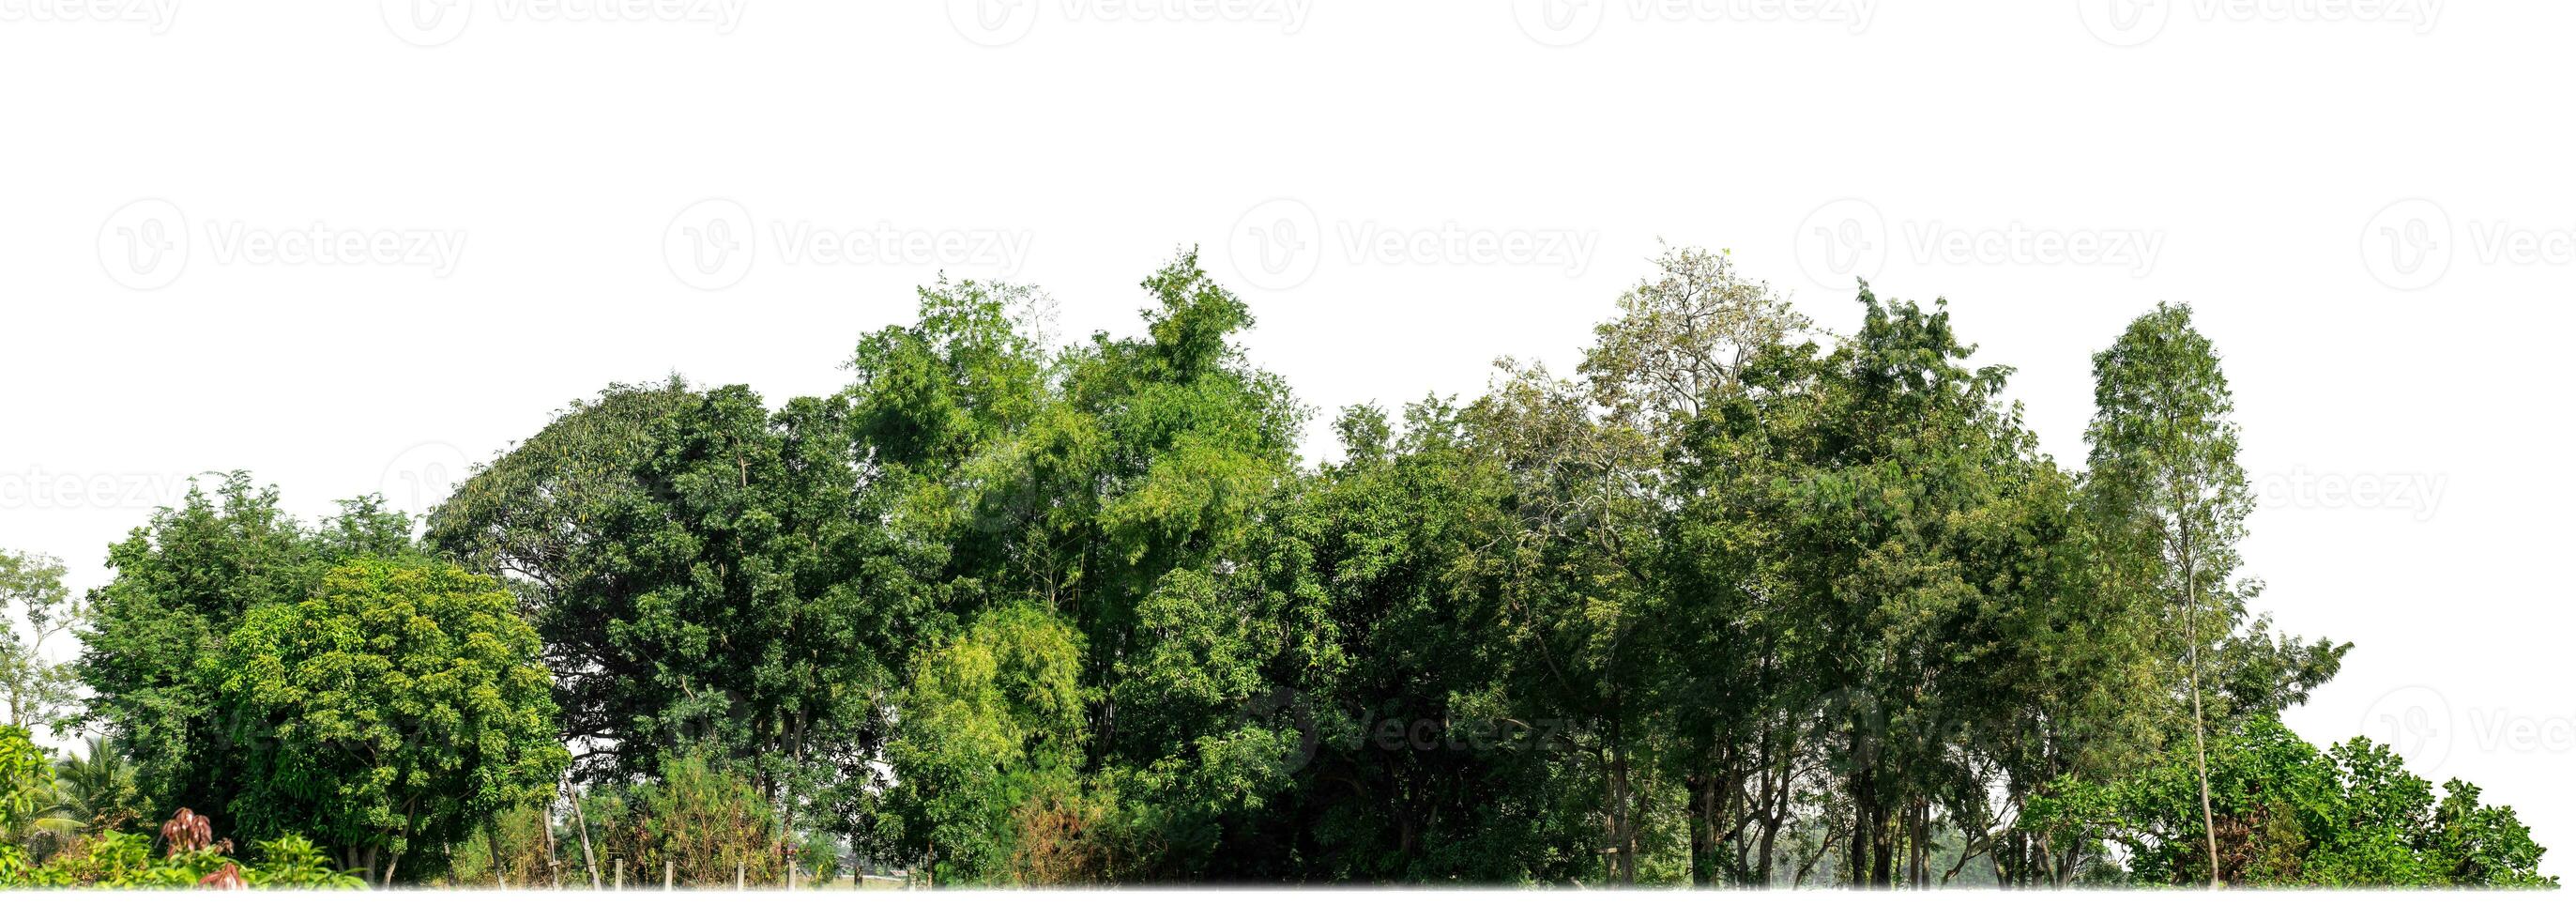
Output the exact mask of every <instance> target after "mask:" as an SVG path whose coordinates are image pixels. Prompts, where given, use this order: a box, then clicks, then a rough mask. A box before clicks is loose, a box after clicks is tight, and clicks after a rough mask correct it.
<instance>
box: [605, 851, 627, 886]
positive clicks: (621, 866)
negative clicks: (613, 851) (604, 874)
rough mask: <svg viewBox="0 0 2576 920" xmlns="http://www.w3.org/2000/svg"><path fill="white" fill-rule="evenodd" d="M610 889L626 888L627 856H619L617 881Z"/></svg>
mask: <svg viewBox="0 0 2576 920" xmlns="http://www.w3.org/2000/svg"><path fill="white" fill-rule="evenodd" d="M608 890H610V891H624V890H626V857H623V856H620V857H617V881H615V882H613V883H611V884H610V886H609V889H608Z"/></svg>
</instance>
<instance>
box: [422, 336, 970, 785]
mask: <svg viewBox="0 0 2576 920" xmlns="http://www.w3.org/2000/svg"><path fill="white" fill-rule="evenodd" d="M849 424H850V423H849V421H848V420H847V418H846V409H845V404H844V403H843V402H842V401H841V400H839V399H812V398H805V399H796V400H791V401H789V403H788V404H787V405H786V406H785V407H783V408H781V409H779V410H778V411H776V412H770V411H768V410H766V409H765V408H763V406H762V403H761V400H760V398H759V396H757V395H756V394H754V393H752V392H751V391H750V390H749V389H747V388H744V387H740V386H731V387H721V388H717V389H713V390H704V391H701V390H696V389H692V388H690V387H689V386H688V385H687V383H686V382H685V381H681V380H678V379H674V380H671V381H669V382H667V383H666V384H664V385H662V386H659V387H624V386H619V387H611V388H609V389H608V390H607V391H605V392H604V393H603V394H602V395H601V396H600V397H599V398H598V399H596V400H591V401H587V402H582V403H576V404H575V405H574V406H572V407H571V408H570V409H569V410H568V411H566V412H565V413H563V414H562V415H560V416H559V417H557V418H556V419H555V420H554V421H553V422H552V423H550V424H548V425H547V426H546V428H545V429H544V430H543V431H540V432H538V433H537V434H536V435H535V436H534V437H531V438H529V439H528V441H527V442H526V443H524V444H522V445H520V446H519V447H517V448H516V449H514V450H512V451H510V452H509V453H507V454H504V455H502V456H501V457H499V458H496V459H495V460H494V461H493V462H491V463H490V464H488V465H486V466H484V467H481V468H479V469H478V470H477V471H476V472H475V474H474V475H473V476H472V477H471V478H469V479H468V480H467V481H466V482H465V483H464V484H463V485H462V486H461V487H460V488H459V489H458V491H457V494H456V495H455V496H454V497H453V498H451V499H450V500H449V501H448V502H446V503H445V504H443V505H441V506H440V507H439V508H438V509H437V510H436V511H434V512H432V514H431V515H430V526H429V539H430V541H431V542H432V543H433V544H434V545H436V546H438V547H440V548H441V549H443V550H444V551H446V552H448V553H450V554H452V555H453V556H454V557H455V558H457V559H458V560H460V561H461V562H462V563H463V564H464V565H466V566H468V567H469V568H471V569H473V570H475V571H478V572H483V573H486V574H492V575H495V576H498V577H502V578H505V579H507V583H508V584H509V585H510V587H511V588H512V589H513V590H514V591H515V592H516V593H517V594H518V596H519V601H520V609H521V612H522V614H523V615H524V616H525V617H526V619H528V620H529V621H530V622H532V623H534V624H535V625H536V629H537V632H538V635H539V636H540V637H541V638H542V639H543V641H544V647H545V659H546V662H547V664H548V665H549V666H550V668H551V669H552V671H553V673H554V681H555V684H554V690H555V695H556V699H557V701H558V705H559V706H560V707H561V709H562V711H563V713H564V722H563V726H564V731H565V740H566V741H567V742H570V743H571V744H573V745H574V746H575V747H576V748H577V749H578V750H580V751H581V752H582V754H581V763H580V768H579V769H578V770H577V771H576V777H577V779H579V780H581V781H584V782H597V781H624V780H635V779H642V778H650V777H653V776H657V775H659V774H660V773H661V761H662V760H663V759H664V758H666V757H670V756H679V755H681V754H684V753H700V754H706V755H709V756H714V757H718V758H721V759H724V760H727V761H729V762H730V763H729V764H728V766H730V765H739V766H741V767H742V768H743V769H744V770H745V772H747V774H748V775H749V776H750V777H751V778H752V781H753V782H754V783H755V785H757V786H758V787H759V788H760V789H761V791H762V793H763V794H764V795H767V796H769V797H770V798H771V800H772V803H773V806H774V811H775V812H776V813H777V815H778V816H779V817H780V819H781V820H782V821H792V820H795V818H796V817H797V816H798V815H799V814H800V809H802V808H805V807H808V806H809V805H810V806H811V807H813V808H815V809H816V810H817V811H818V813H820V815H821V817H820V818H819V820H828V821H831V822H834V823H835V824H836V825H838V826H843V827H847V826H849V824H850V822H851V821H853V820H855V817H854V816H855V815H856V814H857V813H858V812H859V811H862V810H863V809H864V799H865V797H866V795H867V790H869V789H870V788H871V787H873V786H874V785H875V784H876V782H877V780H878V775H877V773H876V772H875V771H874V769H873V768H872V767H871V766H870V764H871V763H872V762H873V761H874V760H875V759H876V757H877V756H878V755H879V753H880V750H881V746H882V743H883V739H884V736H885V733H886V732H887V730H888V728H887V725H886V722H885V718H886V716H887V714H888V712H889V710H888V708H887V704H888V703H889V702H890V700H891V697H892V695H893V693H894V691H895V688H896V684H895V681H896V679H897V671H896V668H897V667H898V664H899V662H900V659H901V657H902V655H903V654H904V650H903V648H902V646H903V645H904V644H905V643H907V642H909V641H910V639H909V637H910V636H911V635H913V634H915V633H916V632H919V631H922V630H924V629H930V628H935V627H929V626H927V625H926V624H919V623H916V622H915V619H916V618H917V617H918V616H919V615H920V614H921V613H922V610H923V604H922V602H921V599H920V598H919V597H918V595H917V592H916V591H915V590H914V589H913V588H912V587H911V585H912V575H911V571H912V569H913V568H915V567H917V566H915V565H914V564H913V563H910V562H909V561H907V559H906V558H905V553H907V552H912V551H914V547H910V546H907V545H904V544H900V543H898V542H897V541H896V539H895V535H894V534H892V533H890V532H889V531H888V530H887V529H886V528H884V527H882V526H880V525H879V523H878V522H879V520H880V518H881V517H882V516H883V515H884V514H885V513H886V511H887V509H885V508H883V507H881V506H877V505H874V504H872V503H871V502H872V499H873V495H872V494H871V493H868V492H865V491H863V490H862V489H861V488H860V480H859V476H860V470H859V466H860V463H859V458H858V456H857V455H856V454H855V453H854V452H853V451H852V448H851V444H850V442H849V441H848V440H847V435H846V432H847V430H848V425H849Z"/></svg>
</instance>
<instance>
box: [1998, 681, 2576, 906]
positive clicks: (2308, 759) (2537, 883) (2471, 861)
mask: <svg viewBox="0 0 2576 920" xmlns="http://www.w3.org/2000/svg"><path fill="white" fill-rule="evenodd" d="M2209 778H2210V791H2211V796H2212V804H2213V806H2214V808H2215V814H2216V816H2217V822H2216V825H2215V826H2216V827H2217V828H2218V835H2217V836H2218V840H2219V847H2220V849H2219V870H2220V876H2221V880H2222V881H2223V882H2225V883H2227V884H2230V885H2252V886H2325V887H2408V888H2412V887H2498V888H2533V887H2556V886H2557V879H2556V878H2555V877H2552V876H2545V875H2542V874H2541V873H2540V871H2539V865H2540V857H2541V854H2542V853H2543V852H2544V851H2543V849H2542V848H2541V847H2540V846H2539V845H2538V844H2536V843H2534V842H2532V839H2531V831H2530V829H2529V828H2527V827H2524V826H2523V825H2522V823H2521V822H2520V821H2519V820H2518V819H2517V818H2516V817H2515V816H2514V812H2513V809H2511V808H2504V807H2498V806H2491V805H2483V804H2481V803H2480V802H2479V800H2478V799H2479V790H2478V788H2477V787H2476V786H2472V785H2468V784H2466V783H2462V782H2460V781H2458V780H2452V781H2450V782H2448V783H2445V784H2444V786H2443V789H2442V794H2441V796H2440V797H2439V798H2438V799H2437V798H2436V796H2435V795H2434V792H2433V787H2432V784H2430V783H2428V782H2426V781H2425V780H2423V779H2422V778H2420V777H2417V776H2415V775H2413V774H2410V773H2408V772H2406V770H2405V768H2404V765H2403V764H2402V763H2400V762H2399V760H2398V758H2397V756H2396V755H2395V754H2393V753H2392V752H2390V751H2389V749H2388V748H2386V747H2385V746H2381V745H2375V744H2372V743H2370V741H2369V740H2368V739H2363V738H2355V739H2353V740H2352V741H2349V742H2345V743H2343V744H2339V745H2336V746H2334V747H2333V748H2332V749H2330V750H2328V751H2325V752H2323V753H2320V752H2319V751H2318V750H2317V749H2316V748H2315V747H2314V746H2312V745H2310V744H2308V743H2307V742H2305V741H2301V740H2299V738H2298V736H2296V735H2294V734H2291V733H2290V731H2289V730H2288V729H2285V728H2283V727H2281V724H2280V723H2279V722H2278V721H2277V720H2274V719H2272V718H2270V717H2268V716H2265V717H2256V718H2252V719H2249V720H2246V721H2244V722H2242V723H2240V724H2238V725H2237V726H2235V727H2234V728H2232V729H2231V730H2230V731H2229V732H2227V733H2226V734H2222V735H2218V736H2214V737H2212V738H2211V746H2210V749H2209ZM2023 823H2024V825H2026V826H2028V827H2030V828H2032V829H2034V830H2037V831H2040V832H2043V833H2046V834H2049V835H2050V836H2051V837H2052V838H2054V839H2056V840H2058V841H2059V842H2060V844H2059V845H2061V846H2074V845H2079V844H2080V842H2081V841H2083V840H2086V839H2096V838H2098V839H2107V840H2110V841H2113V842H2116V843H2119V844H2120V845H2122V846H2125V847H2128V848H2130V849H2131V850H2133V851H2134V852H2135V853H2136V856H2135V858H2134V859H2133V860H2132V862H2131V863H2130V866H2129V869H2130V876H2129V880H2130V881H2131V882H2133V883H2136V884H2142V885H2194V884H2205V883H2206V882H2207V881H2208V873H2207V863H2206V861H2205V860H2204V859H2203V856H2202V853H2201V841H2202V839H2203V836H2204V835H2203V832H2202V827H2203V825H2202V823H2201V820H2200V805H2199V788H2198V780H2197V777H2196V773H2195V770H2194V768H2193V765H2192V763H2191V760H2190V757H2189V752H2188V750H2187V749H2185V750H2181V751H2178V752H2177V753H2176V755H2175V756H2170V757H2167V758H2165V759H2163V760H2162V761H2160V762H2157V763H2154V764H2152V765H2150V766H2149V767H2147V768H2146V769H2145V770H2142V771H2140V772H2138V773H2137V774H2135V775H2133V776H2129V777H2125V778H2122V779H2119V780H2115V781H2112V782H2108V783H2092V782H2085V781H2081V780H2077V781H2069V782H2066V783H2062V784H2060V785H2059V786H2057V787H2056V788H2053V789H2051V790H2050V791H2049V792H2048V793H2047V794H2045V795H2043V796H2039V797H2036V798H2034V799H2033V800H2032V802H2031V805H2030V808H2029V809H2028V810H2027V811H2025V812H2024V815H2023Z"/></svg>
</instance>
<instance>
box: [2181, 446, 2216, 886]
mask: <svg viewBox="0 0 2576 920" xmlns="http://www.w3.org/2000/svg"><path fill="white" fill-rule="evenodd" d="M2187 494H2188V493H2186V495H2187ZM2180 510H2181V512H2182V513H2181V514H2180V515H2177V516H2176V518H2175V524H2176V525H2177V529H2179V530H2180V531H2182V597H2183V600H2182V616H2183V632H2184V641H2186V642H2189V643H2191V655H2190V657H2191V759H2192V766H2193V768H2194V769H2195V770H2197V771H2198V773H2199V775H2200V830H2201V833H2202V835H2203V836H2204V839H2205V840H2206V841H2207V842H2208V844H2209V887H2210V888H2211V889H2212V890H2216V889H2217V888H2218V821H2217V816H2216V815H2215V814H2214V813H2213V812H2212V810H2211V809H2210V807H2209V741H2208V735H2209V727H2208V726H2209V723H2208V721H2207V717H2206V716H2204V715H2202V714H2201V704H2200V590H2199V583H2198V582H2199V575H2200V573H2199V571H2198V567H2199V562H2200V559H2199V557H2197V556H2194V555H2193V554H2192V546H2191V523H2190V522H2191V518H2190V512H2191V500H2190V499H2189V498H2188V497H2185V498H2184V499H2183V501H2182V502H2181V505H2180Z"/></svg>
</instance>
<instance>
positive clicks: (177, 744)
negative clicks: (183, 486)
mask: <svg viewBox="0 0 2576 920" xmlns="http://www.w3.org/2000/svg"><path fill="white" fill-rule="evenodd" d="M412 552H413V550H412V548H411V523H410V521H409V520H408V519H407V518H405V517H404V516H403V515H402V514H400V513H397V512H390V511H385V510H384V509H383V507H382V503H381V502H380V501H379V500H377V499H374V498H362V499H356V500H352V501H347V502H342V503H341V513H340V514H339V515H338V516H337V517H334V518H330V519H327V520H325V521H324V522H322V524H321V525H320V526H317V527H311V528H308V527H306V526H304V525H302V524H299V523H298V522H296V521H295V520H294V519H293V518H292V517H289V516H288V515H286V514H285V513H284V512H282V511H281V510H279V508H278V495H277V492H276V491H275V490H274V489H260V488H255V487H254V486H253V485H252V484H251V479H250V476H249V474H247V473H239V472H236V473H232V474H230V475H227V476H225V477H223V478H222V479H221V480H220V481H219V482H218V483H216V485H215V491H214V493H213V494H211V495H210V494H208V493H207V492H206V491H205V490H204V489H202V488H200V486H199V485H198V484H193V483H192V484H191V485H190V487H189V490H188V495H187V497H186V499H185V500H184V501H183V503H182V504H181V505H180V506H179V507H177V508H164V509H161V510H160V511H157V512H155V513H154V514H153V516H152V520H151V521H150V522H149V523H147V524H145V525H144V526H142V527H138V528H135V529H134V531H133V532H132V533H131V534H129V535H128V536H127V538H126V539H125V540H123V541H121V542H119V543H117V544H116V545H114V546H111V547H109V548H108V558H107V562H108V566H109V567H110V568H111V569H114V570H115V577H114V578H113V580H111V581H109V582H108V583H107V584H106V585H103V586H101V587H98V588H96V589H93V590H92V591H90V592H89V606H90V615H89V617H88V620H87V623H86V627H85V628H83V629H82V630H81V631H80V633H79V635H80V639H81V656H80V659H79V661H78V664H77V665H76V666H75V670H76V672H77V673H78V674H79V676H80V679H81V681H82V682H83V683H86V684H88V685H89V688H90V691H91V693H90V697H89V699H88V700H87V715H86V720H87V721H88V722H89V723H90V724H92V725H95V726H97V727H98V728H100V729H102V730H104V731H105V732H106V733H107V734H108V736H109V737H110V738H111V739H112V740H113V741H114V742H115V744H116V746H117V748H118V749H119V750H120V751H123V752H125V753H126V754H127V755H128V756H130V757H132V758H133V759H134V762H135V768H136V780H137V783H138V785H139V786H140V787H141V789H142V792H143V796H144V800H145V802H146V805H147V807H146V809H145V812H144V813H146V814H158V813H161V812H165V811H169V810H172V809H175V808H178V807H182V806H186V807H193V808H200V809H203V810H204V811H205V812H207V813H208V814H211V815H214V816H215V817H217V818H218V819H219V820H221V819H224V818H225V817H226V816H228V815H229V814H230V809H231V805H232V799H233V796H234V795H235V794H236V793H237V792H238V791H239V779H238V778H239V777H240V776H241V775H242V767H241V764H240V763H239V762H238V761H237V760H236V758H237V757H239V756H241V755H242V753H243V752H242V751H241V750H239V749H238V748H236V747H234V741H233V738H234V737H235V735H236V734H238V733H240V732H242V731H246V730H251V729H255V728H257V726H252V725H243V724H234V723H231V722H228V721H227V720H228V718H230V717H231V716H232V715H233V714H231V713H227V712H224V711H222V710H220V709H218V708H217V707H216V706H215V705H214V700H215V697H216V690H215V688H214V687H213V686H211V685H209V684H206V683H203V682H201V680H202V679H204V678H205V677H206V674H205V672H203V671H201V670H199V669H198V668H197V663H198V659H199V658H200V657H201V656H204V655H208V654H213V653H216V652H218V651H220V649H221V647H222V644H223V640H224V638H225V637H226V636H228V635H230V634H231V633H232V631H233V629H234V628H235V627H237V626H238V625H240V623H241V622H242V620H243V618H244V617H245V616H246V615H247V614H248V613H249V611H250V610H252V609H253V608H256V607H261V606H265V605H270V604H292V603H297V602H300V601H303V600H304V599H305V598H306V597H309V596H311V594H312V593H313V591H314V590H315V589H316V588H318V587H319V586H320V585H321V583H322V579H323V576H324V574H325V573H326V572H328V571H330V570H331V568H332V567H334V566H336V565H339V564H340V563H342V562H345V561H348V560H351V559H355V558H359V557H361V556H378V557H386V558H395V557H402V556H405V555H407V554H410V553H412Z"/></svg>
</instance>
